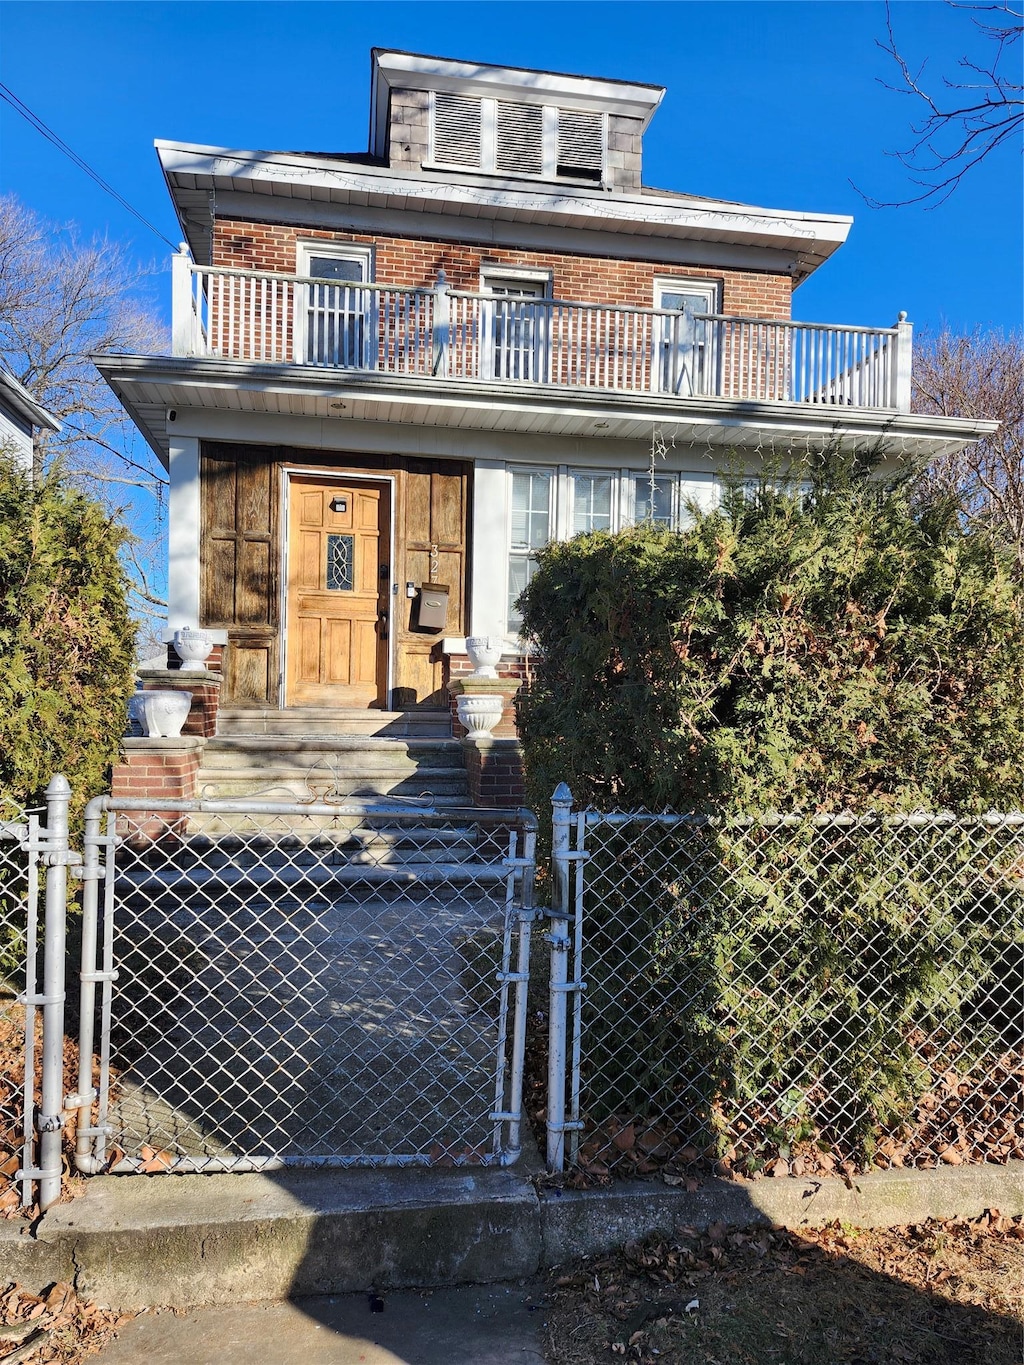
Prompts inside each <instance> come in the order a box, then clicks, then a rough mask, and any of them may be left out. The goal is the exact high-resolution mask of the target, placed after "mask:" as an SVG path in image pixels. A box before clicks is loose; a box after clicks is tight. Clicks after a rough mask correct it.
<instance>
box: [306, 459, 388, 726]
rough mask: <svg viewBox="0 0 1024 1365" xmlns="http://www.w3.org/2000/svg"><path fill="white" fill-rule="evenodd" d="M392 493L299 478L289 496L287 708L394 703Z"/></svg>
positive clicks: (381, 487) (377, 486)
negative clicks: (390, 664)
mask: <svg viewBox="0 0 1024 1365" xmlns="http://www.w3.org/2000/svg"><path fill="white" fill-rule="evenodd" d="M391 582H392V580H391V487H390V484H388V483H383V482H382V483H364V482H362V481H359V482H357V481H356V480H354V479H353V480H350V481H345V480H344V479H336V480H335V479H331V480H327V481H325V480H324V479H323V478H321V477H319V476H316V475H304V474H293V475H292V476H291V477H290V478H289V491H288V580H287V591H286V596H287V606H286V617H287V635H286V642H287V647H286V651H285V663H286V667H285V705H286V706H350V707H364V706H384V705H385V704H386V699H387V686H388V638H389V624H390V616H391V597H392V592H391Z"/></svg>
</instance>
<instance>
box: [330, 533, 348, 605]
mask: <svg viewBox="0 0 1024 1365" xmlns="http://www.w3.org/2000/svg"><path fill="white" fill-rule="evenodd" d="M354 558H355V536H328V537H327V588H328V591H329V592H351V591H352V587H353V583H352V566H353V561H354Z"/></svg>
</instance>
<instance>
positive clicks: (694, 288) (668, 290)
mask: <svg viewBox="0 0 1024 1365" xmlns="http://www.w3.org/2000/svg"><path fill="white" fill-rule="evenodd" d="M722 283H723V282H722V281H721V280H708V279H703V280H701V279H694V278H692V276H687V275H655V277H654V283H653V290H652V303H651V307H652V308H661V307H662V303H661V298H662V295H663V294H703V295H704V297H705V298H706V299H707V301H708V307H707V312H709V313H720V312H721V311H722Z"/></svg>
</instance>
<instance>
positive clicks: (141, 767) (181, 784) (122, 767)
mask: <svg viewBox="0 0 1024 1365" xmlns="http://www.w3.org/2000/svg"><path fill="white" fill-rule="evenodd" d="M202 757H203V743H202V740H200V739H194V738H186V739H149V738H146V739H125V740H122V760H121V762H120V763H115V764H114V767H113V771H112V773H111V782H110V792H111V795H112V796H113V798H114V800H115V801H119V800H133V801H135V800H145V799H147V798H149V797H156V798H157V799H159V800H165V801H175V800H177V801H190V800H194V798H195V795H196V791H197V783H198V777H199V767H200V764H201V763H202ZM186 825H187V817H185V816H183V815H180V814H178V813H177V812H175V811H141V812H139V811H133V812H132V813H131V815H130V816H127V817H126V819H125V827H126V828H125V830H121V831H120V832H121V833H125V832H126V831H127V830H128V829H130V831H131V834H132V836H133V837H136V838H143V839H156V838H160V837H162V836H163V835H165V834H166V833H167V832H168V831H174V832H178V833H183V832H184V830H185V826H186Z"/></svg>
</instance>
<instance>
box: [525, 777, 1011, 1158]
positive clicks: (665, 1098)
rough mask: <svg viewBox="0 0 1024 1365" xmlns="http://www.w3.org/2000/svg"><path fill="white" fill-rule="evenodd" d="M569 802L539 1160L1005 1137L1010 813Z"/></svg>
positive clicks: (868, 1149) (934, 1152) (808, 1152)
mask: <svg viewBox="0 0 1024 1365" xmlns="http://www.w3.org/2000/svg"><path fill="white" fill-rule="evenodd" d="M570 800H571V798H569V796H568V793H567V792H566V791H564V790H563V791H561V792H560V793H558V794H556V802H555V807H554V810H555V823H554V869H555V877H554V882H555V886H556V890H557V899H556V905H557V906H559V907H562V908H563V909H564V917H563V919H562V921H561V924H562V928H561V930H559V929H558V927H557V925H556V928H555V931H554V933H553V937H554V938H555V939H556V941H557V940H559V939H560V940H561V942H560V943H557V946H556V950H555V958H556V959H557V958H559V957H560V958H561V959H562V962H563V963H564V965H558V964H556V962H553V966H552V983H553V984H552V999H551V1017H552V1033H551V1040H550V1044H549V1054H550V1056H551V1057H552V1058H560V1057H562V1056H565V1057H566V1058H567V1060H566V1074H567V1075H568V1078H569V1081H568V1090H567V1092H563V1091H561V1090H560V1089H559V1088H558V1084H557V1076H556V1074H555V1073H556V1072H557V1071H558V1070H559V1068H560V1066H561V1062H560V1061H558V1062H557V1063H553V1069H552V1074H551V1077H550V1080H549V1085H550V1088H551V1089H550V1095H549V1105H550V1106H551V1108H550V1110H549V1115H550V1116H551V1117H552V1119H553V1122H552V1123H551V1124H550V1125H549V1162H550V1164H552V1165H553V1166H554V1167H555V1168H561V1166H562V1165H563V1164H564V1163H565V1162H566V1161H568V1162H569V1163H578V1164H579V1165H581V1166H582V1167H584V1168H585V1169H591V1170H593V1171H598V1172H601V1173H605V1172H606V1171H607V1170H608V1169H617V1170H618V1171H619V1172H620V1173H623V1172H626V1173H634V1172H635V1171H636V1170H637V1168H638V1167H639V1169H640V1170H641V1171H643V1170H650V1169H656V1168H657V1167H659V1166H665V1165H667V1166H668V1167H669V1168H670V1169H672V1168H678V1169H686V1168H687V1167H688V1166H692V1165H694V1164H697V1165H699V1164H700V1163H701V1162H709V1161H720V1162H724V1163H725V1167H727V1168H730V1169H733V1170H737V1171H739V1172H741V1173H744V1174H748V1175H758V1174H762V1173H765V1172H768V1171H771V1172H772V1173H781V1174H785V1173H787V1172H788V1171H790V1170H792V1171H793V1173H796V1174H800V1173H808V1174H810V1173H815V1172H817V1173H829V1172H832V1171H835V1170H838V1169H840V1168H841V1167H843V1166H844V1165H845V1166H846V1168H847V1169H850V1170H853V1169H864V1168H865V1167H868V1166H875V1167H895V1166H923V1167H928V1166H939V1165H943V1164H948V1165H953V1166H955V1165H960V1164H964V1163H968V1162H977V1161H1005V1160H1007V1159H1008V1158H1010V1157H1015V1158H1020V1157H1024V1054H1022V1028H1024V1021H1022V1018H1021V1012H1020V1007H1019V1006H1020V999H1021V997H1022V992H1024V815H992V816H988V817H966V816H965V817H955V816H952V815H944V816H942V815H940V816H932V815H921V814H917V815H909V816H902V815H898V816H893V817H888V818H874V817H857V816H835V817H833V816H824V817H819V818H816V819H812V820H806V819H800V818H797V817H772V816H762V817H754V818H751V819H748V820H734V821H725V820H717V819H709V818H695V817H686V816H678V815H671V814H665V815H651V814H647V813H640V812H619V813H614V814H601V813H599V812H594V811H579V812H576V811H573V810H572V809H571V806H570ZM556 982H561V983H565V982H568V985H567V986H566V985H565V984H560V985H558V986H557V987H556V984H555V983H556ZM567 998H568V1003H563V1004H561V1006H560V1004H559V1002H560V1001H561V1002H566V1000H567ZM563 1024H564V1025H565V1027H564V1028H563ZM563 1094H564V1095H565V1100H566V1103H565V1108H564V1109H562V1096H563ZM780 1163H781V1164H780Z"/></svg>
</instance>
